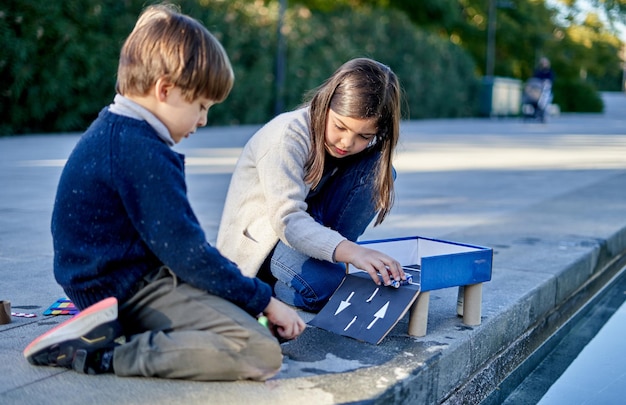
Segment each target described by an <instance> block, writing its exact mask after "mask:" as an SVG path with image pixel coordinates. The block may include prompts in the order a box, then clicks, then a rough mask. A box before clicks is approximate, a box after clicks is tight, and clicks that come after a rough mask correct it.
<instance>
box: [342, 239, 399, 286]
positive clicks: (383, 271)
mask: <svg viewBox="0 0 626 405" xmlns="http://www.w3.org/2000/svg"><path fill="white" fill-rule="evenodd" d="M335 261H337V262H344V263H349V264H351V265H353V266H354V267H356V268H359V269H361V270H365V271H367V272H368V274H369V275H370V277H371V278H372V280H374V282H375V283H376V284H379V285H380V283H381V282H380V278H381V277H382V279H383V284H385V285H389V284H391V279H392V278H393V279H394V280H396V281H400V280H406V276H405V274H404V271H403V270H402V266H401V265H400V263H399V262H398V261H397V260H395V259H394V258H392V257H390V256H388V255H386V254H384V253H382V252H379V251H377V250H374V249H369V248H366V247H364V246H362V245H359V244H356V243H354V242H351V241H349V240H344V241H343V242H341V243H340V244H339V245H338V246H337V249H336V250H335ZM379 275H380V276H379Z"/></svg>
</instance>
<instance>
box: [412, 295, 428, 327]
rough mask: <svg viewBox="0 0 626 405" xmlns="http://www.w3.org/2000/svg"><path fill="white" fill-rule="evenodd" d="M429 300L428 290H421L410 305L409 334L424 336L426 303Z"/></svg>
mask: <svg viewBox="0 0 626 405" xmlns="http://www.w3.org/2000/svg"><path fill="white" fill-rule="evenodd" d="M429 301H430V291H425V292H421V293H420V294H419V295H418V296H417V300H415V302H414V303H413V306H412V307H411V314H410V318H409V335H411V336H419V337H421V336H426V326H427V324H428V304H429Z"/></svg>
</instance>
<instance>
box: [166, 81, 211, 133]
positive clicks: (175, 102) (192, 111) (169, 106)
mask: <svg viewBox="0 0 626 405" xmlns="http://www.w3.org/2000/svg"><path fill="white" fill-rule="evenodd" d="M213 104H215V103H214V102H213V101H211V100H209V99H207V98H204V97H200V98H198V99H196V100H194V101H191V102H189V101H187V100H185V98H184V97H183V95H182V91H181V90H180V88H178V87H175V86H173V87H170V88H169V89H167V92H166V95H165V97H164V98H163V99H162V102H161V105H160V106H159V114H158V117H159V119H160V120H161V121H162V122H163V123H164V124H165V126H166V127H167V129H168V130H169V131H170V135H171V136H172V139H173V140H174V142H176V143H178V142H180V141H181V140H182V139H183V138H187V137H188V136H189V135H191V134H192V133H194V132H195V131H196V129H198V127H203V126H205V125H206V122H207V113H208V112H209V108H211V106H212V105H213Z"/></svg>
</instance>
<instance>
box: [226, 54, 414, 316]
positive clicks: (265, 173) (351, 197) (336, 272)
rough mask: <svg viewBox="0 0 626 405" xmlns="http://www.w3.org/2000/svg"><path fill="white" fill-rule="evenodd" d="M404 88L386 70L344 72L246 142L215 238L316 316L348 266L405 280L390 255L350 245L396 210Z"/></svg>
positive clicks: (357, 63)
mask: <svg viewBox="0 0 626 405" xmlns="http://www.w3.org/2000/svg"><path fill="white" fill-rule="evenodd" d="M399 121H400V86H399V83H398V79H397V77H396V75H395V74H394V73H393V72H392V71H391V69H389V67H387V66H385V65H383V64H381V63H379V62H376V61H374V60H371V59H366V58H359V59H354V60H351V61H349V62H347V63H345V64H344V65H343V66H341V67H340V68H339V69H338V70H337V71H336V72H335V73H334V74H333V75H332V76H331V77H330V78H329V79H328V80H326V82H325V83H324V84H322V85H321V86H320V87H319V88H317V89H316V90H314V91H313V92H312V97H311V98H310V101H309V102H308V103H307V104H306V105H305V106H304V107H303V108H300V109H298V110H295V111H292V112H287V113H284V114H281V115H279V116H277V117H275V118H274V119H273V120H271V121H270V122H269V123H267V124H266V125H265V126H264V127H262V128H261V129H260V130H259V131H258V132H257V133H256V134H254V136H253V137H252V138H250V140H249V141H248V143H247V144H246V146H245V147H244V149H243V152H242V155H241V157H240V158H239V161H238V163H237V166H236V167H235V171H234V173H233V176H232V179H231V183H230V187H229V189H228V194H227V196H226V202H225V207H224V213H223V216H222V220H221V224H220V227H219V232H218V236H217V247H218V249H219V250H220V252H221V253H222V254H224V255H225V256H226V257H228V258H229V259H231V260H233V261H234V262H235V263H237V264H238V265H239V267H240V268H241V270H242V271H243V273H244V274H245V275H247V276H250V277H254V276H256V275H259V277H261V278H263V279H266V280H268V281H271V282H272V283H273V284H274V294H275V295H276V297H277V298H278V299H280V300H282V301H284V302H286V303H288V304H290V305H294V306H296V307H299V308H302V309H305V310H309V311H319V310H320V309H321V308H322V307H323V306H324V304H325V303H326V302H327V301H328V299H329V298H330V296H331V295H332V293H333V292H334V291H335V289H336V288H337V287H338V286H339V284H340V283H341V281H342V279H343V277H344V276H345V272H346V267H345V264H342V263H347V264H351V265H353V266H355V267H357V268H359V269H362V270H365V271H367V272H368V273H369V275H370V276H371V277H372V279H373V280H374V282H375V283H376V284H381V283H384V284H385V285H388V284H389V283H390V282H391V278H393V279H394V280H401V279H405V278H406V277H405V275H404V272H403V271H402V268H401V266H400V264H399V263H398V262H397V261H396V260H394V259H393V258H391V257H389V256H387V255H386V254H383V253H381V252H378V251H376V250H372V249H368V248H366V247H364V246H361V245H358V244H357V243H355V241H356V240H357V238H358V237H359V236H361V235H362V234H363V232H364V231H365V229H366V227H367V225H368V224H369V223H370V222H371V221H372V219H373V218H374V216H376V213H378V216H377V218H376V222H375V225H378V224H380V223H381V222H382V221H383V220H384V219H385V217H386V215H387V214H388V213H389V210H390V208H391V206H392V204H393V196H394V191H393V181H394V174H395V172H394V169H393V167H392V165H391V160H392V156H393V152H394V149H395V147H396V144H397V142H398V136H399Z"/></svg>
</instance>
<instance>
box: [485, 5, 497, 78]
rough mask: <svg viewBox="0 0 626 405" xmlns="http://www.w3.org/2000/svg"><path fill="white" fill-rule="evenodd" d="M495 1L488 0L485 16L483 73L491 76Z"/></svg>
mask: <svg viewBox="0 0 626 405" xmlns="http://www.w3.org/2000/svg"><path fill="white" fill-rule="evenodd" d="M496 2H497V0H489V15H488V17H487V65H486V68H485V75H486V76H488V77H492V76H493V71H494V65H495V54H496Z"/></svg>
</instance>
